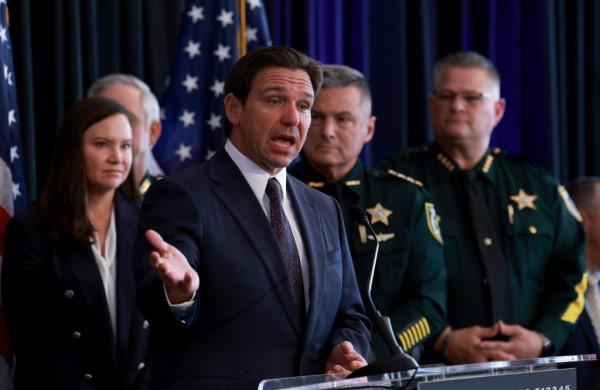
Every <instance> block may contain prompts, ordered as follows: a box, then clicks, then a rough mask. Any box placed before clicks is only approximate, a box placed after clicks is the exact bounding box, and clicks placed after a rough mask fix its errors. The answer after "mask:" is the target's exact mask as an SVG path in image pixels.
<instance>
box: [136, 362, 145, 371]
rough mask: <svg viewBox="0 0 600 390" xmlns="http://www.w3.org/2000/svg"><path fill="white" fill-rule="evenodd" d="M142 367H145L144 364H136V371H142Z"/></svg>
mask: <svg viewBox="0 0 600 390" xmlns="http://www.w3.org/2000/svg"><path fill="white" fill-rule="evenodd" d="M144 367H146V363H144V362H141V363H140V364H138V366H137V369H138V370H143V369H144Z"/></svg>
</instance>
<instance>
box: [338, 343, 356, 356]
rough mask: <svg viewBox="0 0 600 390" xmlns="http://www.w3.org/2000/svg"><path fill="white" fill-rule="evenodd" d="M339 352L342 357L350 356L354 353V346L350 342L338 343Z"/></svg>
mask: <svg viewBox="0 0 600 390" xmlns="http://www.w3.org/2000/svg"><path fill="white" fill-rule="evenodd" d="M340 350H341V351H342V353H343V354H344V355H346V354H350V353H352V352H354V346H353V345H352V343H351V342H350V341H342V342H341V343H340Z"/></svg>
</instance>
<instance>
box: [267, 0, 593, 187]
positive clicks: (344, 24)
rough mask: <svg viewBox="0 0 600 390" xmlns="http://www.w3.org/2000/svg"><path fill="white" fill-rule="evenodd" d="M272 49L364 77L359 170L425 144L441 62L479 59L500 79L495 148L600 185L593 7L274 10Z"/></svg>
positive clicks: (369, 5) (531, 0)
mask: <svg viewBox="0 0 600 390" xmlns="http://www.w3.org/2000/svg"><path fill="white" fill-rule="evenodd" d="M266 3H267V5H268V11H269V15H270V21H271V31H272V38H273V42H274V43H275V44H285V45H291V46H295V47H298V48H301V49H304V50H306V52H307V53H308V54H309V55H310V56H312V57H314V58H316V59H318V60H320V61H322V62H325V63H344V64H347V65H350V66H353V67H356V68H358V69H360V70H361V71H363V72H364V73H365V75H366V76H367V78H368V79H369V81H370V83H371V87H372V90H373V98H374V114H375V115H376V116H377V130H376V135H375V139H374V140H373V141H372V143H371V145H369V147H367V149H366V150H365V153H364V156H363V158H364V160H366V161H367V162H377V161H379V160H381V159H382V158H385V157H386V156H388V155H389V154H391V153H393V152H394V151H395V150H397V149H399V148H402V147H407V146H416V145H420V144H424V143H428V142H430V141H431V140H432V132H431V127H430V119H429V114H428V109H427V96H428V95H429V93H430V92H431V90H432V75H431V70H432V67H433V64H434V63H435V61H436V60H437V59H438V58H439V57H440V56H443V55H444V54H447V53H450V52H453V51H458V50H475V51H478V52H480V53H482V54H484V55H486V56H487V57H489V58H490V59H491V60H492V61H494V62H495V63H496V65H497V67H498V69H499V71H500V73H501V75H502V95H503V96H504V97H505V98H506V100H507V102H508V104H507V111H506V114H505V116H504V119H503V120H502V122H501V123H500V125H499V126H498V128H497V129H496V130H495V133H494V136H493V139H492V143H493V144H494V145H495V146H500V147H502V148H505V149H507V150H509V151H511V152H513V153H516V154H519V155H523V156H524V157H526V158H527V159H529V160H531V161H533V162H534V163H537V164H540V165H542V166H544V167H545V168H546V169H548V170H549V171H550V172H552V173H553V174H555V175H556V176H558V177H559V178H560V179H561V180H563V181H568V180H569V179H571V178H573V177H575V176H579V175H584V174H587V175H592V174H594V175H598V174H600V156H599V153H597V151H599V150H600V2H598V1H595V0H568V1H567V0H438V1H435V0H419V1H392V0H388V1H369V0H348V1H343V0H328V1H323V0H305V1H304V2H301V4H299V2H298V1H294V0H271V1H267V2H266Z"/></svg>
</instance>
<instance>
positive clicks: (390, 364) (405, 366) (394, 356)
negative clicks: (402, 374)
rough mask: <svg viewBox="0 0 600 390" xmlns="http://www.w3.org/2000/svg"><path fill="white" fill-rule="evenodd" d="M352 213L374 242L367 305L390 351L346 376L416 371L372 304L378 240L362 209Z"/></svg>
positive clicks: (414, 362)
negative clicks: (383, 356) (366, 229)
mask: <svg viewBox="0 0 600 390" xmlns="http://www.w3.org/2000/svg"><path fill="white" fill-rule="evenodd" d="M352 213H353V214H354V216H355V217H356V218H357V219H358V220H359V221H360V222H362V223H363V224H364V225H365V226H366V227H367V228H368V229H369V231H370V232H371V234H372V235H373V240H375V253H374V254H373V262H372V265H371V271H370V273H369V281H368V283H367V304H368V306H369V309H370V310H371V312H372V313H373V315H374V317H375V323H376V325H377V328H378V329H379V331H380V332H381V334H382V335H383V338H384V340H385V343H386V345H387V347H388V349H389V350H390V353H391V356H389V357H387V358H384V359H379V360H376V361H374V362H373V363H370V364H368V365H366V366H364V367H361V368H359V369H357V370H354V372H352V373H351V374H350V375H348V378H358V377H361V376H370V375H379V374H385V373H389V372H396V371H407V370H413V369H417V368H419V364H418V363H417V362H416V361H415V359H413V357H412V356H410V355H409V354H407V353H406V352H404V351H403V350H402V347H401V346H400V344H398V341H397V340H396V336H395V335H394V330H393V328H392V322H391V320H390V317H388V316H384V315H382V314H381V312H380V311H379V310H377V307H376V306H375V303H374V302H373V298H372V297H371V288H372V286H373V277H374V275H375V268H376V267H377V257H378V255H379V239H378V238H377V233H375V230H374V229H373V226H371V223H370V222H369V217H368V216H367V214H366V213H365V212H364V210H363V209H361V208H360V207H359V206H356V205H355V206H353V207H352Z"/></svg>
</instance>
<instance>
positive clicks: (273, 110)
mask: <svg viewBox="0 0 600 390" xmlns="http://www.w3.org/2000/svg"><path fill="white" fill-rule="evenodd" d="M320 84H321V70H320V67H319V65H318V63H316V62H315V61H313V60H311V59H310V58H308V57H306V56H305V55H303V54H301V53H299V52H297V51H295V50H293V49H290V48H285V47H269V48H262V49H258V50H255V51H253V52H251V53H249V54H248V55H246V56H244V57H242V58H241V59H240V60H238V62H237V63H236V64H234V65H233V67H232V69H231V71H230V74H229V76H228V78H227V80H226V83H225V113H226V115H227V118H228V120H229V122H230V124H231V128H230V131H229V140H228V141H227V143H226V145H225V147H224V149H223V150H221V151H219V152H217V153H216V154H215V155H214V156H213V158H212V159H211V160H209V161H208V162H206V163H204V164H201V165H198V166H196V167H193V168H191V169H188V170H184V171H182V172H179V173H177V174H175V175H173V176H170V177H168V178H165V179H163V180H162V181H160V182H158V183H156V184H155V185H153V186H152V187H151V188H150V190H149V192H148V193H147V194H146V197H145V199H144V204H143V207H142V215H141V219H140V229H139V233H138V239H137V243H136V258H137V259H148V261H141V260H140V265H139V266H138V269H137V270H136V278H137V283H138V302H139V305H140V307H141V309H142V312H143V313H144V314H145V315H146V316H147V318H148V320H149V321H150V324H151V326H150V329H151V340H152V343H153V345H154V348H155V354H156V359H155V361H154V363H153V365H152V368H151V370H152V372H151V380H150V383H151V388H154V389H167V388H168V389H205V388H206V389H208V388H210V389H221V388H231V389H239V388H242V389H250V388H256V386H257V385H258V383H259V381H260V380H261V379H264V378H273V377H287V376H293V375H307V374H318V373H323V372H350V371H353V370H354V369H356V368H358V367H361V366H363V365H365V364H366V361H365V359H364V358H363V356H362V355H361V354H364V353H366V352H367V351H368V348H369V347H368V346H369V322H368V319H367V318H366V317H365V314H364V309H363V305H362V302H361V299H360V294H359V291H358V288H357V285H356V280H355V276H354V269H353V266H352V259H351V257H350V254H349V250H348V244H347V241H346V236H345V232H344V227H343V226H344V224H343V219H342V215H341V212H340V210H339V207H338V206H337V204H336V203H335V201H334V200H333V199H332V198H331V197H329V196H326V195H323V194H321V193H320V192H318V191H316V190H313V189H311V188H309V187H307V186H305V185H304V184H302V183H301V182H299V181H297V180H296V179H294V178H293V177H290V176H287V175H286V166H287V165H288V164H289V163H290V162H292V161H293V160H294V159H295V158H296V156H297V155H298V153H299V151H300V149H301V148H302V145H303V144H304V141H305V139H306V132H307V130H308V128H309V126H310V121H311V114H310V109H311V106H312V104H313V101H314V97H315V95H316V94H317V92H318V89H319V87H320ZM142 263H143V264H142Z"/></svg>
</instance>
